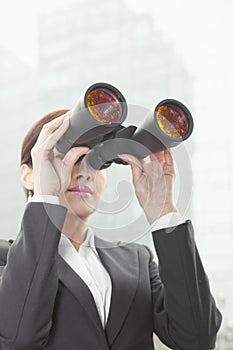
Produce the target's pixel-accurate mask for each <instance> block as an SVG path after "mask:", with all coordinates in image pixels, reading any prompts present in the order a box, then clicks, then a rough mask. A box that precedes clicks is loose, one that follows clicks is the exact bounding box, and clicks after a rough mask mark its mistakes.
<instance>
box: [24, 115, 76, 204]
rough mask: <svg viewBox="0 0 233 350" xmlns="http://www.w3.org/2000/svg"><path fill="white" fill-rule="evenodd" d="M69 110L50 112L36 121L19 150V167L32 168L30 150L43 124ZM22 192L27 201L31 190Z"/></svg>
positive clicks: (31, 192)
mask: <svg viewBox="0 0 233 350" xmlns="http://www.w3.org/2000/svg"><path fill="white" fill-rule="evenodd" d="M68 111H69V109H60V110H57V111H54V112H51V113H49V114H46V115H45V116H44V117H43V118H41V119H40V120H38V121H37V122H36V123H35V124H34V125H33V126H32V127H31V129H30V130H29V131H28V132H27V134H26V136H25V138H24V140H23V144H22V148H21V161H20V165H22V164H27V165H28V166H29V167H30V168H32V158H31V149H32V148H33V146H34V145H35V143H36V141H37V139H38V136H39V134H40V132H41V130H42V127H43V125H44V124H46V123H48V122H50V121H51V120H53V119H55V118H57V117H60V115H62V114H65V113H66V112H68ZM23 189H24V192H25V194H26V198H27V199H28V197H29V195H30V194H31V195H33V191H32V190H27V189H26V188H25V187H23Z"/></svg>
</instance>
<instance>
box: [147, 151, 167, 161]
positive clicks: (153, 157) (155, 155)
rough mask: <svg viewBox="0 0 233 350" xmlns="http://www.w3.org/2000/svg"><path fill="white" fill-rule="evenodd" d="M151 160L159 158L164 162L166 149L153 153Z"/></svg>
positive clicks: (158, 159)
mask: <svg viewBox="0 0 233 350" xmlns="http://www.w3.org/2000/svg"><path fill="white" fill-rule="evenodd" d="M150 160H157V161H158V162H159V163H161V164H163V162H164V161H165V157H164V151H160V152H156V153H151V154H150Z"/></svg>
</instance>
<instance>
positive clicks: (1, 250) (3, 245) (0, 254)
mask: <svg viewBox="0 0 233 350" xmlns="http://www.w3.org/2000/svg"><path fill="white" fill-rule="evenodd" d="M12 243H13V240H12V239H9V240H8V241H7V240H5V239H0V265H5V264H6V261H7V254H8V251H9V248H10V246H11V244H12Z"/></svg>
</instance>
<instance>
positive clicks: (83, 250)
mask: <svg viewBox="0 0 233 350" xmlns="http://www.w3.org/2000/svg"><path fill="white" fill-rule="evenodd" d="M58 252H59V254H60V255H61V257H62V258H63V259H64V260H65V261H66V262H67V264H69V265H70V267H71V268H72V269H73V270H74V271H75V272H76V273H77V274H78V275H79V276H80V277H81V278H82V280H83V281H84V282H85V283H86V285H87V286H88V288H89V289H90V291H91V293H92V295H93V298H94V300H95V304H96V307H97V310H98V313H99V316H100V320H101V322H102V325H103V327H104V328H105V326H106V323H107V317H108V314H109V309H110V301H111V294H112V283H111V278H110V276H109V273H108V272H107V271H106V269H105V267H104V266H103V264H102V263H101V260H100V258H99V254H98V252H97V250H96V249H95V245H94V232H93V231H92V229H91V228H90V227H89V228H88V229H87V234H86V239H85V240H84V241H83V243H82V244H81V245H80V247H79V251H77V250H76V249H75V247H74V246H73V244H72V243H71V241H70V240H69V238H67V237H66V236H65V235H64V234H63V233H62V234H61V239H60V242H59V246H58Z"/></svg>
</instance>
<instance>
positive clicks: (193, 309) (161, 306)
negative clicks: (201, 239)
mask: <svg viewBox="0 0 233 350" xmlns="http://www.w3.org/2000/svg"><path fill="white" fill-rule="evenodd" d="M152 235H153V241H154V246H155V250H156V252H157V255H158V261H159V265H157V264H156V263H155V262H154V261H153V254H152V253H151V251H150V250H149V252H150V282H151V292H152V299H153V326H154V332H155V333H156V334H157V335H158V337H159V338H160V340H161V341H162V342H163V343H164V344H166V345H167V346H169V347H170V348H171V349H174V350H209V349H214V348H215V341H216V334H217V331H218V329H219V327H220V325H221V321H222V315H221V313H220V312H219V310H218V309H217V307H216V304H215V301H214V298H213V296H212V295H211V292H210V288H209V282H208V277H207V275H206V273H205V271H204V268H203V266H202V262H201V259H200V256H199V253H198V250H197V247H196V244H195V241H194V230H193V226H192V223H191V221H190V220H187V221H186V222H185V223H183V224H180V225H178V226H176V227H173V230H172V232H169V233H167V232H166V229H160V230H158V231H154V232H153V233H152Z"/></svg>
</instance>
